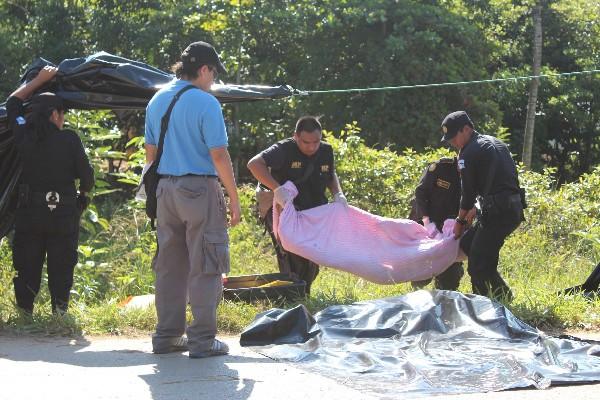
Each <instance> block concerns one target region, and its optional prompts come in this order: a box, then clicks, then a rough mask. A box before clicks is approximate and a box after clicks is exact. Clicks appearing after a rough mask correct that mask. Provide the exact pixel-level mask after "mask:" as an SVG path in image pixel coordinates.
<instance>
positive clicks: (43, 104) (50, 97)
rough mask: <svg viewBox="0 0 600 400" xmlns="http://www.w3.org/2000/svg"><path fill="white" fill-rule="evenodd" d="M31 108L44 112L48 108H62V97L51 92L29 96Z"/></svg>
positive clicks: (63, 106) (48, 109)
mask: <svg viewBox="0 0 600 400" xmlns="http://www.w3.org/2000/svg"><path fill="white" fill-rule="evenodd" d="M31 108H32V109H33V111H37V112H44V111H50V110H64V109H65V105H64V103H63V99H62V98H61V97H60V96H57V95H56V94H54V93H51V92H44V93H40V94H36V95H35V96H33V97H32V98H31Z"/></svg>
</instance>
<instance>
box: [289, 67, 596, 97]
mask: <svg viewBox="0 0 600 400" xmlns="http://www.w3.org/2000/svg"><path fill="white" fill-rule="evenodd" d="M598 73H600V69H591V70H586V71H576V72H561V73H556V74H540V75H528V76H513V77H510V78H495V79H484V80H479V81H462V82H444V83H428V84H421V85H402V86H384V87H374V88H355V89H330V90H296V91H295V93H294V94H296V95H309V94H325V93H361V92H383V91H387V90H404V89H415V88H430V87H446V86H465V85H474V84H478V83H496V82H510V81H514V82H516V81H521V80H529V79H535V78H563V77H568V76H579V75H593V74H598Z"/></svg>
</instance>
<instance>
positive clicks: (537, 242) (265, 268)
mask: <svg viewBox="0 0 600 400" xmlns="http://www.w3.org/2000/svg"><path fill="white" fill-rule="evenodd" d="M361 134H362V131H361V130H360V128H359V127H358V126H357V125H356V124H355V123H353V124H348V125H347V126H346V128H345V129H344V130H342V131H340V132H337V133H332V132H327V133H326V139H327V141H328V142H329V143H331V144H332V146H333V148H334V151H335V155H336V159H337V168H338V173H339V175H340V178H341V182H342V186H343V188H344V191H345V192H346V194H347V196H348V198H349V200H350V202H351V203H353V204H355V205H358V206H360V207H361V208H364V209H367V210H369V211H371V212H374V213H376V214H380V215H384V216H389V217H403V216H405V215H407V213H408V206H409V205H408V201H409V199H410V198H411V197H412V194H413V190H414V187H415V185H416V183H417V181H418V179H419V178H420V176H421V173H422V171H423V169H424V168H425V166H426V165H427V164H428V163H429V162H430V161H432V160H435V159H437V158H439V157H441V156H447V155H451V154H450V153H449V152H448V151H447V150H444V149H440V150H430V151H428V152H425V153H416V152H414V151H405V152H404V153H402V154H398V153H396V152H394V151H392V150H391V149H389V148H388V149H383V150H375V149H373V148H370V147H368V146H366V145H365V143H364V139H363V138H362V137H361ZM520 180H521V182H522V185H523V186H524V187H525V188H526V190H527V192H528V201H529V208H528V209H527V210H526V217H527V221H526V222H525V223H523V224H522V225H521V227H520V228H519V229H518V230H517V231H516V232H515V233H514V234H513V235H511V236H510V237H509V239H508V240H507V242H506V244H505V246H504V248H503V250H502V253H501V263H500V270H501V272H502V274H503V275H504V277H505V278H506V279H507V281H508V283H509V284H510V286H511V287H512V288H513V290H514V292H515V294H516V299H515V301H514V302H513V303H512V304H511V309H512V310H513V311H514V312H515V313H516V315H517V316H518V317H520V318H522V319H524V320H525V321H527V322H530V323H532V324H534V325H536V326H539V327H542V328H548V329H563V328H586V329H587V328H591V329H597V328H599V327H600V300H596V301H588V300H585V299H584V298H583V297H581V296H578V295H570V296H565V295H558V294H557V292H558V291H559V290H560V289H563V288H566V287H569V286H573V285H576V284H580V283H582V282H583V280H584V279H585V278H586V276H587V275H588V274H589V273H590V271H591V266H593V265H594V264H595V263H596V262H597V260H598V258H600V224H599V223H598V221H599V220H600V215H599V214H600V210H599V208H598V204H597V199H598V198H599V197H600V168H597V169H595V170H594V171H593V172H591V173H589V174H585V175H583V176H582V177H581V178H580V179H579V180H578V181H577V182H573V183H571V184H566V185H562V186H560V187H559V186H557V181H556V179H555V178H554V177H553V171H552V170H546V171H544V172H543V173H542V174H538V173H535V172H531V171H524V170H521V171H520ZM239 191H240V197H241V203H242V210H243V219H242V222H241V223H240V224H239V225H238V226H236V227H235V228H233V229H231V230H230V239H231V262H232V270H231V275H243V274H259V273H270V272H276V271H277V261H276V258H275V255H274V251H273V249H272V246H271V243H270V238H269V236H268V235H266V234H265V233H264V229H263V228H262V226H261V225H260V224H259V223H258V221H257V218H256V215H255V211H254V200H253V196H254V188H253V187H252V186H250V185H244V186H241V187H240V190H239ZM108 205H110V206H111V211H110V212H108V213H106V214H105V216H104V218H105V219H106V220H107V221H108V224H107V226H106V227H105V228H101V229H100V228H99V229H97V230H96V231H88V232H87V233H86V235H84V237H83V238H82V241H81V243H80V247H79V263H78V264H77V267H76V269H75V284H74V287H73V291H72V299H73V302H72V307H71V311H70V316H69V317H68V318H66V319H65V318H57V317H50V316H49V314H50V304H49V296H48V293H47V289H46V286H47V285H46V283H45V282H44V283H43V289H42V292H41V293H40V296H39V298H38V301H37V303H36V304H37V305H36V312H35V314H34V317H33V319H26V318H24V317H23V316H19V315H18V314H17V313H16V311H15V307H14V304H13V301H12V299H13V294H12V282H11V280H12V277H13V274H14V272H13V271H12V268H11V261H10V249H9V246H8V243H7V242H8V241H7V240H4V241H3V243H2V245H1V246H0V329H1V328H3V327H4V328H8V329H16V330H21V331H27V332H46V333H59V334H74V333H112V334H131V333H136V332H146V331H148V330H151V329H152V328H153V326H154V324H155V321H156V316H155V313H154V310H153V308H149V309H132V310H129V309H124V308H122V307H119V303H120V302H121V301H122V300H124V299H126V298H127V297H128V296H132V295H142V294H147V293H153V291H154V288H153V282H154V277H153V273H152V270H151V261H152V257H153V254H154V252H155V249H156V245H155V237H154V232H152V231H150V230H149V226H148V223H147V219H146V217H145V215H144V212H143V210H142V209H141V208H140V205H139V204H138V203H137V202H135V201H134V200H129V201H126V202H121V203H110V202H109V203H107V205H106V206H105V208H106V209H107V210H108ZM410 290H411V288H410V285H409V284H406V283H404V284H399V285H389V286H384V285H376V284H372V283H369V282H366V281H364V280H363V279H361V278H357V277H355V276H353V275H350V274H347V273H344V272H340V271H336V270H332V269H329V268H326V267H324V268H322V270H321V273H320V274H319V277H318V279H317V280H316V282H315V284H314V285H313V294H312V296H311V297H310V298H309V299H306V300H305V301H303V303H304V304H306V305H307V307H308V308H309V309H310V310H311V311H313V312H316V311H318V310H320V309H322V308H324V307H326V306H328V305H332V304H349V303H352V302H355V301H360V300H368V299H375V298H381V297H387V296H396V295H401V294H404V293H407V292H408V291H410ZM460 290H461V291H463V292H466V293H468V292H470V283H469V281H468V279H467V278H465V279H463V281H462V284H461V287H460ZM293 305H294V304H279V303H271V302H261V303H256V304H243V303H236V302H230V301H226V302H223V303H222V304H221V306H220V308H219V312H220V314H219V321H218V322H219V329H221V330H222V331H226V332H234V333H235V332H239V331H240V330H241V329H242V328H243V327H245V326H247V324H248V323H250V322H251V320H252V319H253V318H254V315H255V314H256V313H258V312H261V311H264V310H266V309H269V308H272V307H282V306H283V307H287V306H293Z"/></svg>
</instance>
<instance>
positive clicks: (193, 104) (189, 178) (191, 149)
mask: <svg viewBox="0 0 600 400" xmlns="http://www.w3.org/2000/svg"><path fill="white" fill-rule="evenodd" d="M173 72H174V73H175V75H176V77H177V79H176V80H173V81H172V82H170V83H169V84H167V85H166V86H165V87H164V88H162V89H161V90H159V91H158V92H157V93H156V94H155V95H154V97H152V99H151V100H150V102H149V103H148V107H147V109H146V133H145V140H146V145H145V147H146V161H147V162H148V163H150V162H153V161H154V160H155V159H156V155H157V150H158V143H159V138H160V132H161V120H162V118H163V116H164V115H165V113H166V111H167V109H168V108H169V105H170V104H171V102H172V101H173V98H174V97H175V95H176V94H178V93H179V92H181V91H182V89H184V88H186V87H187V86H190V85H193V86H195V88H192V89H191V90H187V91H185V92H182V94H181V97H180V98H179V100H177V102H176V103H175V105H174V106H173V109H172V112H171V116H170V119H169V123H168V128H167V130H166V133H165V139H164V144H163V152H162V156H161V158H160V161H159V165H158V173H159V174H160V176H161V179H160V181H159V184H158V188H157V190H156V197H157V203H158V204H157V219H156V220H157V229H156V231H157V239H158V252H157V255H156V258H155V260H154V271H155V274H156V284H155V293H156V298H155V303H156V312H157V317H158V322H157V325H156V332H155V333H154V335H153V337H152V347H153V352H154V353H157V354H161V353H170V352H177V351H186V350H188V349H189V356H190V358H202V357H210V356H216V355H222V354H227V352H228V351H229V349H228V347H227V345H226V344H225V343H223V342H221V341H219V340H217V339H215V335H216V333H217V305H218V304H219V301H220V299H221V294H222V290H223V284H222V280H221V274H223V273H227V272H229V237H228V234H227V206H226V202H225V198H224V196H223V191H222V189H221V185H220V183H219V180H220V182H221V183H222V184H223V186H224V187H225V190H226V191H227V195H228V196H229V215H230V222H229V224H230V225H231V226H234V225H236V224H237V223H238V222H239V221H240V216H241V209H240V201H239V198H238V194H237V189H236V184H235V178H234V175H233V169H232V167H231V159H230V156H229V152H228V151H227V132H226V130H225V122H224V121H223V113H222V111H221V105H220V104H219V102H218V100H217V99H216V98H215V97H214V96H212V95H211V94H210V93H208V92H209V91H210V88H211V85H212V83H213V82H214V81H215V79H216V78H217V75H218V73H219V72H221V73H225V72H226V70H225V67H224V66H223V64H222V63H221V61H220V59H219V56H218V54H217V52H216V51H215V49H214V47H213V46H211V45H210V44H208V43H205V42H195V43H192V44H190V45H189V46H188V47H187V48H186V49H185V50H184V51H183V53H182V54H181V60H180V61H179V62H177V63H176V64H175V65H174V66H173ZM217 177H218V178H219V179H217ZM188 300H189V303H190V305H191V309H192V315H193V318H194V320H193V322H192V324H191V325H190V326H189V327H187V330H186V316H185V314H186V313H185V311H186V305H187V303H188ZM184 332H185V333H187V337H184V336H183V334H184Z"/></svg>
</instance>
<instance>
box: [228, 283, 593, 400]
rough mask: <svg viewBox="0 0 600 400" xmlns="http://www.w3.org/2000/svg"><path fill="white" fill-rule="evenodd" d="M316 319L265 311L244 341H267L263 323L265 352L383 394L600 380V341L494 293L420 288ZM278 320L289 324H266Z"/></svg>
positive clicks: (333, 310) (262, 350) (332, 309)
mask: <svg viewBox="0 0 600 400" xmlns="http://www.w3.org/2000/svg"><path fill="white" fill-rule="evenodd" d="M290 312H294V313H299V314H302V313H303V310H302V309H299V308H296V309H294V310H290ZM269 313H271V315H275V317H274V318H271V317H268V316H266V315H268V314H269ZM314 318H315V320H316V322H315V324H314V325H312V326H308V327H304V326H303V325H302V324H299V325H297V326H298V327H300V328H301V329H302V330H303V332H296V334H295V335H294V334H292V332H290V330H289V329H288V328H289V320H290V318H285V317H282V315H281V312H275V313H274V312H273V310H272V311H270V312H267V313H264V314H263V315H259V316H257V318H256V320H255V321H254V322H253V323H252V324H251V325H250V326H249V327H248V328H247V329H246V330H245V331H244V332H243V333H242V336H241V339H240V343H241V344H242V345H245V344H246V345H252V344H254V345H256V344H260V343H259V342H258V341H257V337H258V336H256V335H254V334H253V332H256V331H257V330H261V331H262V332H263V338H264V340H263V342H262V344H263V346H260V347H253V349H255V350H256V351H257V352H259V353H261V354H264V355H266V356H268V357H271V358H274V359H278V360H282V361H288V362H294V363H296V365H298V366H300V367H303V368H306V369H309V370H311V371H312V372H318V373H321V374H323V375H325V376H329V377H332V378H334V379H337V380H341V381H343V382H344V383H346V384H348V385H350V386H353V387H355V388H357V389H360V390H362V391H364V392H373V393H378V394H383V395H384V396H386V395H397V394H398V393H411V394H413V395H419V394H421V395H425V394H457V393H473V392H487V391H500V390H506V389H512V388H521V387H528V386H534V387H537V388H546V387H548V386H549V385H555V384H565V383H575V382H578V383H581V382H592V381H600V343H597V342H584V341H579V340H575V339H560V338H555V337H549V336H547V335H545V334H544V333H542V332H540V331H538V330H536V329H535V328H533V327H531V326H529V325H527V324H525V323H524V322H522V321H520V320H519V319H517V318H516V317H515V316H514V315H513V314H512V313H511V312H510V311H509V310H508V309H507V308H505V307H503V306H502V305H501V304H499V303H496V302H494V301H491V300H490V299H488V298H487V297H482V296H476V295H465V294H461V293H458V292H451V291H435V290H434V291H425V290H420V291H417V292H413V293H409V294H407V295H405V296H401V297H392V298H386V299H381V300H373V301H364V302H359V303H354V304H352V305H347V306H342V305H339V306H331V307H328V308H326V309H325V310H323V311H321V312H319V313H318V314H316V315H315V317H314ZM303 319H305V320H306V318H303ZM278 321H283V322H284V324H286V323H287V324H288V325H287V327H283V328H279V329H278V328H271V329H267V328H266V327H265V326H264V325H265V324H269V323H272V324H277V323H278ZM264 332H275V333H276V332H281V333H282V335H283V341H284V342H285V341H287V343H289V338H292V337H304V338H310V339H308V340H307V341H306V342H305V343H301V344H280V345H266V344H267V343H277V341H278V340H280V338H278V337H275V336H271V337H269V335H264ZM245 342H246V343H245Z"/></svg>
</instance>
